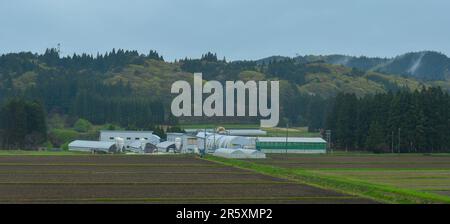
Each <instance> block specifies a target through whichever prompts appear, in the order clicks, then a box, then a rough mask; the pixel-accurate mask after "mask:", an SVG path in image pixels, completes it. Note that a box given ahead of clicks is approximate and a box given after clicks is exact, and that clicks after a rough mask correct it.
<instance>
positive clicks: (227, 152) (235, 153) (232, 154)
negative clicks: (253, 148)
mask: <svg viewBox="0 0 450 224" xmlns="http://www.w3.org/2000/svg"><path fill="white" fill-rule="evenodd" d="M213 155H214V156H219V157H224V158H233V159H244V158H246V155H245V154H244V153H243V152H242V151H241V150H239V149H227V148H220V149H216V151H214V153H213Z"/></svg>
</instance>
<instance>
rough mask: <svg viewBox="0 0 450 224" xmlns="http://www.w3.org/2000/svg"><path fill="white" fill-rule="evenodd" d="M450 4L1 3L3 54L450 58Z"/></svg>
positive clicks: (416, 0)
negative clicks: (120, 51) (116, 51)
mask: <svg viewBox="0 0 450 224" xmlns="http://www.w3.org/2000/svg"><path fill="white" fill-rule="evenodd" d="M449 12H450V1H448V0H422V1H420V0H314V1H312V0H311V1H301V0H291V1H289V0H272V1H268V0H222V1H220V0H178V1H176V0H0V53H8V52H18V51H32V52H43V51H44V50H45V49H46V48H50V47H56V45H57V44H58V43H61V45H62V47H61V50H62V52H63V53H64V54H72V53H74V52H77V53H80V52H87V53H93V54H95V53H97V52H101V53H102V52H105V51H109V50H111V49H112V48H124V49H135V50H138V51H139V52H142V53H146V52H148V51H149V50H150V49H155V50H157V51H158V52H160V53H162V54H163V55H164V57H165V58H166V59H169V60H173V59H175V58H184V57H186V56H187V57H193V58H194V57H199V56H200V55H201V54H202V53H205V52H207V51H213V52H217V54H218V55H219V57H223V56H226V57H227V59H232V60H237V59H258V58H262V57H266V56H271V55H285V56H295V55H296V54H301V55H303V54H331V53H340V54H349V55H367V56H387V57H390V56H395V55H398V54H401V53H405V52H409V51H419V50H436V51H440V52H443V53H445V54H447V55H450V13H449Z"/></svg>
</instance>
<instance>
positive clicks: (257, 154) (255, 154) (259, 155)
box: [240, 149, 266, 159]
mask: <svg viewBox="0 0 450 224" xmlns="http://www.w3.org/2000/svg"><path fill="white" fill-rule="evenodd" d="M240 150H241V151H242V152H243V153H244V154H245V155H246V158H248V159H265V158H266V154H265V153H263V152H261V151H258V150H254V149H240Z"/></svg>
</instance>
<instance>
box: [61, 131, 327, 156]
mask: <svg viewBox="0 0 450 224" xmlns="http://www.w3.org/2000/svg"><path fill="white" fill-rule="evenodd" d="M266 135H267V133H266V131H263V130H259V129H234V130H225V129H223V128H222V129H218V130H197V129H187V130H185V132H184V133H167V139H166V140H164V141H163V140H162V139H161V138H160V137H159V136H157V135H155V134H154V133H153V132H152V131H116V130H114V131H111V130H102V131H100V138H99V140H98V141H85V140H75V141H73V142H71V143H70V144H69V150H70V151H84V152H92V153H136V154H146V153H152V154H168V153H197V154H204V153H209V154H214V155H216V156H221V157H228V158H265V154H266V153H326V150H327V142H326V141H325V140H324V139H322V138H316V137H267V136H266Z"/></svg>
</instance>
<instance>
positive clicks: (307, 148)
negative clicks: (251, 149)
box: [256, 137, 327, 153]
mask: <svg viewBox="0 0 450 224" xmlns="http://www.w3.org/2000/svg"><path fill="white" fill-rule="evenodd" d="M256 149H257V150H260V151H261V152H264V153H326V152H327V142H326V141H325V140H323V139H322V138H300V137H288V138H283V137H260V138H258V139H257V140H256Z"/></svg>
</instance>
